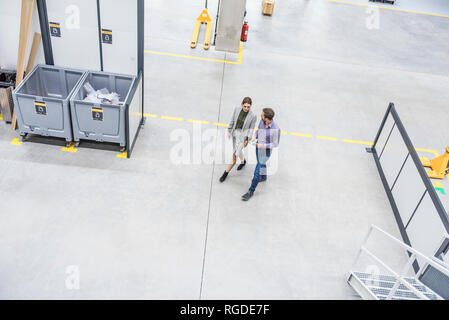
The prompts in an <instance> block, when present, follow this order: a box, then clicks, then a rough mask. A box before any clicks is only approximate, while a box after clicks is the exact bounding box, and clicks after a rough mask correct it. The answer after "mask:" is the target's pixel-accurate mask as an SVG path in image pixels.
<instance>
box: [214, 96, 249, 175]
mask: <svg viewBox="0 0 449 320" xmlns="http://www.w3.org/2000/svg"><path fill="white" fill-rule="evenodd" d="M252 104H253V102H252V100H251V98H250V97H245V98H244V99H243V101H242V106H241V107H240V106H239V107H236V108H235V109H234V111H233V113H232V117H231V121H230V122H229V127H228V138H231V137H232V146H233V154H232V163H231V164H229V166H228V168H227V169H226V170H225V172H224V173H223V175H222V176H221V178H220V182H224V181H225V180H226V177H227V176H228V174H229V172H230V171H231V170H232V168H233V167H234V166H235V164H236V162H237V157H239V158H240V165H239V166H238V167H237V170H238V171H239V170H242V169H243V167H244V166H245V165H246V159H245V156H244V154H243V149H244V148H246V146H247V145H248V141H249V140H250V139H251V138H252V136H253V132H254V127H255V125H256V119H257V117H256V115H255V114H254V113H253V112H252V111H251V105H252Z"/></svg>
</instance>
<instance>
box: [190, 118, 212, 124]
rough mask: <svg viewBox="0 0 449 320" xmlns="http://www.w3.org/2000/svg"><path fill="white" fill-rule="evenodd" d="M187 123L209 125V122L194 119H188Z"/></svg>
mask: <svg viewBox="0 0 449 320" xmlns="http://www.w3.org/2000/svg"><path fill="white" fill-rule="evenodd" d="M187 122H190V123H201V124H209V123H210V122H209V121H201V120H192V119H188V120H187Z"/></svg>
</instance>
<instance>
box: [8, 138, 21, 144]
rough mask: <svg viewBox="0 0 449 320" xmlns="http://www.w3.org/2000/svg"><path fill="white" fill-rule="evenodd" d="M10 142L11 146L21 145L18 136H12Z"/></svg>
mask: <svg viewBox="0 0 449 320" xmlns="http://www.w3.org/2000/svg"><path fill="white" fill-rule="evenodd" d="M10 143H11V144H12V145H13V146H21V145H22V141H20V139H19V138H14V139H13V140H12V141H11V142H10Z"/></svg>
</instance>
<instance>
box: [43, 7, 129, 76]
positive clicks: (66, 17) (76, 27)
mask: <svg viewBox="0 0 449 320" xmlns="http://www.w3.org/2000/svg"><path fill="white" fill-rule="evenodd" d="M114 2H115V1H114ZM126 2H127V1H126ZM46 3H47V14H48V22H49V26H48V27H49V29H50V40H51V45H52V50H53V59H54V64H55V65H56V66H64V67H70V68H80V69H91V70H96V71H100V70H101V59H100V37H99V31H98V29H99V26H98V9H97V1H96V0H77V1H73V0H47V1H46Z"/></svg>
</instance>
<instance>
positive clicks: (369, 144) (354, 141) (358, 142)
mask: <svg viewBox="0 0 449 320" xmlns="http://www.w3.org/2000/svg"><path fill="white" fill-rule="evenodd" d="M341 141H343V142H347V143H355V144H364V145H367V146H372V145H374V143H373V142H368V141H359V140H347V139H341Z"/></svg>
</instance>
